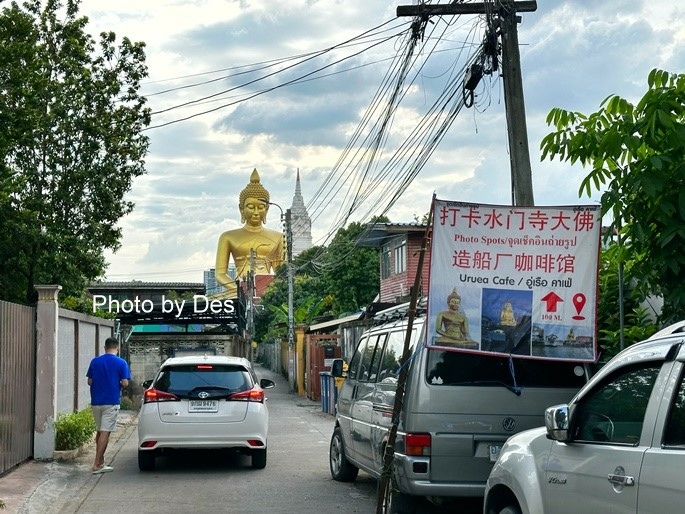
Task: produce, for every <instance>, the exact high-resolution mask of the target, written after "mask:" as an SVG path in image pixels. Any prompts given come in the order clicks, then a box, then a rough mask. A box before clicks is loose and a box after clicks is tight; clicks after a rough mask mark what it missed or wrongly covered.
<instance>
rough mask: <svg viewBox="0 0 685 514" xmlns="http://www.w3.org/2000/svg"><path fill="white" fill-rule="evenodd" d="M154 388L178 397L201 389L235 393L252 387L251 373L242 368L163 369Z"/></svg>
mask: <svg viewBox="0 0 685 514" xmlns="http://www.w3.org/2000/svg"><path fill="white" fill-rule="evenodd" d="M154 387H155V388H156V389H159V390H160V391H165V392H167V393H172V394H175V395H178V396H184V395H192V393H193V392H197V391H198V390H200V389H208V388H211V389H213V390H214V391H217V392H224V391H225V392H226V393H234V392H238V391H247V390H248V389H250V388H251V387H252V379H251V378H250V373H249V372H248V371H247V370H246V369H245V368H244V367H242V366H234V365H213V364H184V365H182V366H170V367H167V368H164V369H162V371H161V372H160V374H159V376H158V377H157V380H156V382H155V385H154Z"/></svg>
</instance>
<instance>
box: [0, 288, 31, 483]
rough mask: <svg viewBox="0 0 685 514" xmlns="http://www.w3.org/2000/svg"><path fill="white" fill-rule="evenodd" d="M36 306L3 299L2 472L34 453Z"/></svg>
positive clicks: (0, 304)
mask: <svg viewBox="0 0 685 514" xmlns="http://www.w3.org/2000/svg"><path fill="white" fill-rule="evenodd" d="M35 333H36V309H35V307H28V306H26V305H17V304H14V303H8V302H3V301H0V475H1V474H3V473H4V472H6V471H7V470H9V469H11V468H13V467H14V466H16V465H18V464H20V463H21V462H23V461H25V460H26V459H28V458H30V457H31V455H33V431H34V427H33V423H34V405H35V403H34V395H35V370H36V343H35Z"/></svg>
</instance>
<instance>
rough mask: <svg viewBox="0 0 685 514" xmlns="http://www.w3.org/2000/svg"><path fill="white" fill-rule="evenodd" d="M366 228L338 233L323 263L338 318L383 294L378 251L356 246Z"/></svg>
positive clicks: (356, 226) (353, 226) (358, 226)
mask: <svg viewBox="0 0 685 514" xmlns="http://www.w3.org/2000/svg"><path fill="white" fill-rule="evenodd" d="M365 228H366V226H365V225H362V224H360V223H356V222H355V223H350V225H348V227H347V228H341V229H340V230H338V233H337V234H336V235H335V237H334V238H333V241H331V244H330V245H329V246H328V249H327V252H326V254H325V257H324V259H323V260H324V263H323V280H324V284H325V288H326V291H327V292H328V294H331V295H332V297H333V306H334V307H333V311H334V313H335V314H336V315H341V314H344V313H347V312H355V311H358V310H360V309H362V308H363V307H366V306H367V305H368V304H370V303H371V302H372V301H373V299H374V297H375V296H376V295H377V294H378V293H379V291H380V266H379V261H378V249H377V248H363V247H359V246H357V239H358V238H359V236H360V235H361V234H362V232H363V231H364V229H365Z"/></svg>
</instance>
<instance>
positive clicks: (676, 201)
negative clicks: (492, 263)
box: [541, 69, 685, 323]
mask: <svg viewBox="0 0 685 514" xmlns="http://www.w3.org/2000/svg"><path fill="white" fill-rule="evenodd" d="M647 85H648V89H647V92H646V93H645V94H644V96H643V97H642V98H641V99H640V100H639V101H638V102H637V104H632V103H630V102H629V101H627V100H625V99H624V98H621V97H620V96H616V95H613V96H610V97H608V98H607V99H606V100H604V101H603V102H602V104H601V106H600V109H599V110H598V111H597V112H595V113H592V114H590V115H584V114H581V113H579V112H570V111H566V110H563V109H558V108H557V109H553V110H552V111H551V112H550V113H549V115H548V117H547V123H548V124H549V125H553V126H554V127H555V129H556V130H555V131H554V132H552V133H550V134H549V135H547V136H546V137H545V138H544V139H543V140H542V142H541V149H542V152H543V155H542V159H543V160H544V159H545V158H547V157H549V158H550V159H552V158H555V157H558V158H559V159H560V160H562V161H568V162H571V163H575V162H579V163H580V164H581V165H583V166H584V167H589V168H591V171H590V173H589V174H588V175H587V176H586V177H585V179H584V180H583V181H582V183H581V187H580V192H579V194H580V195H581V196H582V194H583V193H585V194H587V195H588V196H590V194H591V192H592V190H593V189H594V190H597V191H600V192H602V214H607V213H610V214H611V215H612V217H613V221H612V223H611V229H612V231H615V232H616V233H617V234H618V236H619V238H620V241H619V245H620V246H621V247H622V248H624V249H625V251H626V254H625V258H626V261H629V262H630V263H631V266H632V272H633V275H634V276H635V277H639V278H640V280H639V282H638V284H637V290H636V291H635V293H637V294H639V295H640V296H641V297H643V298H644V297H645V296H646V295H648V294H661V295H663V297H664V307H663V311H662V314H661V317H660V321H661V322H663V323H667V322H672V321H676V320H679V319H684V318H685V281H683V274H684V273H685V74H671V73H668V72H666V71H663V70H658V69H654V70H652V71H651V72H650V73H649V76H648V78H647Z"/></svg>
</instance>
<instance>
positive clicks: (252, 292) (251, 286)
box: [247, 248, 255, 361]
mask: <svg viewBox="0 0 685 514" xmlns="http://www.w3.org/2000/svg"><path fill="white" fill-rule="evenodd" d="M254 269H255V249H254V248H250V282H249V283H248V290H249V295H250V297H249V299H248V302H249V303H248V306H249V307H250V310H249V311H248V313H247V315H248V318H247V325H248V327H249V329H248V331H247V333H248V334H249V340H248V345H249V350H248V351H249V352H250V361H253V360H254V359H253V357H254V355H253V353H254V351H253V349H252V341H253V340H254V298H255V271H254Z"/></svg>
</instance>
